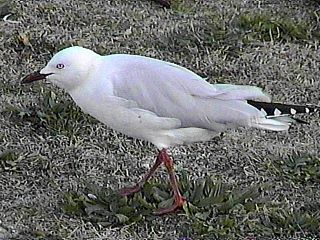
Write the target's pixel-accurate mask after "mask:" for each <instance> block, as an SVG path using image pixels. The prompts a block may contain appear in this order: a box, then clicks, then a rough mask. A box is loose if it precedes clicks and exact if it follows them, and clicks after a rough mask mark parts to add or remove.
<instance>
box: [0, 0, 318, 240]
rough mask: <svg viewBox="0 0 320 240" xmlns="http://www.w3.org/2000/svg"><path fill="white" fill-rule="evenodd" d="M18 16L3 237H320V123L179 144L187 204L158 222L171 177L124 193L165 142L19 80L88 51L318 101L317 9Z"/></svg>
mask: <svg viewBox="0 0 320 240" xmlns="http://www.w3.org/2000/svg"><path fill="white" fill-rule="evenodd" d="M258 7H259V8H258ZM10 9H11V12H12V13H13V15H12V16H10V19H11V20H16V21H19V22H20V23H19V24H14V23H5V22H2V28H1V33H0V37H1V39H2V40H3V41H0V53H1V56H2V57H1V58H0V65H1V68H0V73H1V77H2V78H1V79H2V80H1V81H0V99H1V103H2V104H1V105H0V108H1V114H0V140H1V141H0V142H1V144H0V152H1V154H0V219H1V222H0V238H1V237H2V235H1V234H4V237H3V238H4V239H24V240H25V239H27V240H29V239H179V240H180V239H181V240H182V239H188V238H189V239H192V240H195V239H217V238H219V239H223V238H225V239H248V238H249V239H250V238H252V239H275V238H279V239H291V238H296V239H300V238H305V239H307V238H309V239H312V238H314V239H316V238H319V233H318V231H317V229H319V201H318V200H319V197H320V196H319V192H320V191H319V148H318V145H319V144H318V143H319V141H320V140H319V137H318V135H319V134H317V133H318V132H319V124H318V121H317V117H318V115H312V116H306V118H310V120H311V121H310V125H308V126H301V127H298V126H294V127H293V129H291V130H290V131H289V132H288V133H271V132H265V131H255V130H248V129H246V130H239V131H237V132H232V131H231V132H228V133H226V134H225V136H224V137H223V138H219V140H218V141H212V142H206V143H199V144H193V145H190V146H181V147H179V148H173V149H171V151H172V155H173V156H174V157H175V161H176V162H177V163H178V164H177V165H179V166H182V167H181V168H180V169H188V170H187V173H188V174H186V172H184V171H183V170H177V172H178V173H179V176H180V180H181V188H182V190H183V192H184V195H185V196H186V197H187V198H188V200H189V204H188V205H186V206H185V208H184V209H183V210H181V211H180V212H178V213H177V214H172V215H165V216H161V217H156V216H154V215H153V214H152V211H154V210H155V209H157V208H158V207H159V206H164V205H167V204H170V203H171V201H172V193H171V191H170V187H169V186H168V182H167V181H166V180H164V179H165V178H162V180H159V181H155V180H154V181H151V182H149V183H148V184H147V185H146V186H145V188H144V189H143V191H142V192H141V193H139V194H136V195H134V196H133V197H132V198H121V197H119V196H117V195H116V192H115V190H114V189H116V188H117V186H123V185H124V183H129V182H135V181H136V180H137V179H138V177H139V176H141V174H142V172H143V171H144V170H145V169H144V168H148V167H147V166H146V165H148V163H149V162H152V161H153V154H154V152H155V150H154V148H153V146H150V145H148V144H145V143H144V142H142V141H139V140H134V141H133V140H132V139H130V138H126V137H125V136H123V135H121V134H118V133H116V132H113V131H110V130H108V129H106V128H105V127H103V125H102V124H100V123H99V124H96V123H97V122H96V121H95V120H93V119H92V118H91V117H89V116H87V115H85V114H83V113H82V112H81V110H80V109H79V108H78V107H76V106H75V104H74V103H72V101H71V99H70V98H68V97H66V95H65V94H64V93H62V92H59V91H58V90H56V89H53V88H50V87H49V88H47V86H44V85H41V83H40V84H38V85H33V86H32V87H31V88H28V87H25V86H23V87H22V86H20V85H19V84H17V83H18V82H19V79H21V78H22V77H23V75H25V74H26V73H29V72H33V71H34V70H38V69H40V68H41V67H43V66H44V65H45V64H46V62H48V60H49V59H50V57H51V56H52V54H53V53H55V52H57V51H58V50H60V49H61V48H64V47H67V46H70V45H76V44H81V45H82V46H85V47H88V48H90V49H93V50H96V51H98V52H99V53H101V54H109V53H134V54H140V55H146V56H152V57H156V58H159V59H163V60H166V61H171V62H175V63H177V64H179V65H182V66H185V67H187V68H189V69H192V70H193V71H195V72H197V73H198V74H200V75H201V76H203V77H208V78H209V81H210V82H212V83H213V82H217V81H222V82H226V83H234V84H252V85H258V86H263V87H264V89H265V90H266V91H267V92H268V93H270V94H271V95H273V96H274V99H276V100H279V101H284V102H292V103H297V104H299V103H310V104H311V103H312V104H317V103H318V100H319V99H318V98H319V84H318V81H317V79H318V76H319V75H320V71H319V66H318V62H319V53H318V50H317V49H318V40H319V34H318V30H317V29H318V25H319V20H318V17H317V15H318V6H317V5H316V4H313V5H312V4H309V3H307V2H306V1H302V0H301V1H300V0H298V1H296V2H295V4H289V3H287V2H285V1H278V2H272V3H269V4H263V1H262V2H261V5H259V6H258V4H256V3H255V2H254V1H236V0H228V1H220V0H217V1H189V0H177V1H173V6H172V9H164V8H162V7H159V5H157V4H156V3H154V2H153V1H149V0H144V1H126V0H119V1H90V3H89V2H88V1H84V0H71V1H60V2H58V1H50V3H45V2H43V1H35V0H32V1H28V2H27V3H24V2H23V1H11V2H10ZM128 29H129V30H128ZM298 80H299V84H298ZM300 80H301V82H300ZM308 120H309V119H308ZM279 159H280V160H279ZM266 163H267V164H266ZM142 169H144V170H142ZM177 169H179V168H177ZM161 174H163V173H162V172H161V171H160V174H159V175H160V176H162V175H161ZM206 176H210V177H206ZM212 176H214V177H212ZM160 179H161V178H160ZM84 182H85V183H86V182H90V183H91V184H84ZM88 194H91V195H88ZM89 196H91V198H90V197H89ZM93 196H96V197H97V198H94V197H93ZM92 197H93V198H92Z"/></svg>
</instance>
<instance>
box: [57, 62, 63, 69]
mask: <svg viewBox="0 0 320 240" xmlns="http://www.w3.org/2000/svg"><path fill="white" fill-rule="evenodd" d="M56 68H58V69H63V68H64V64H62V63H58V64H57V66H56Z"/></svg>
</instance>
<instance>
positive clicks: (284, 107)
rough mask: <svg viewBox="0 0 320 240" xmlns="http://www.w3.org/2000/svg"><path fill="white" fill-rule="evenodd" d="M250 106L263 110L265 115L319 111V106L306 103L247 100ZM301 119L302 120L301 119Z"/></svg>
mask: <svg viewBox="0 0 320 240" xmlns="http://www.w3.org/2000/svg"><path fill="white" fill-rule="evenodd" d="M247 103H248V104H250V105H251V106H253V107H255V108H257V109H259V110H260V111H263V112H265V113H266V114H267V116H275V117H276V116H282V115H295V114H300V113H307V114H309V113H313V112H317V111H319V107H315V106H308V105H291V104H283V103H267V102H256V101H252V100H248V101H247ZM301 121H302V120H301Z"/></svg>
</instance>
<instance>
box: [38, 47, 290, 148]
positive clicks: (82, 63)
mask: <svg viewBox="0 0 320 240" xmlns="http://www.w3.org/2000/svg"><path fill="white" fill-rule="evenodd" d="M58 64H63V66H65V67H64V69H58V68H57V65H58ZM60 66H61V65H60ZM41 74H51V75H49V76H47V80H48V81H52V82H53V83H55V84H56V85H58V86H60V87H62V88H64V89H65V90H66V91H67V92H69V94H70V95H71V97H72V98H73V99H74V101H75V102H76V103H77V105H79V106H80V107H81V109H82V110H83V111H84V112H86V113H89V114H90V115H92V116H93V117H95V118H97V119H98V120H100V121H101V122H103V123H105V124H106V125H108V126H110V127H111V128H113V129H115V130H117V131H120V132H122V133H124V134H127V135H129V136H132V137H135V138H140V139H143V140H146V141H149V142H151V143H153V144H154V145H156V146H157V147H158V148H159V149H162V148H167V147H170V146H173V145H177V144H183V143H191V142H195V141H206V140H209V139H210V138H212V137H213V136H215V135H216V134H217V133H219V132H222V131H225V130H227V129H228V128H235V127H238V126H248V127H256V128H262V129H269V130H274V131H282V130H287V129H288V127H289V123H288V122H281V121H280V120H275V119H267V118H266V113H265V112H264V111H260V110H259V109H257V108H255V107H253V106H251V105H250V104H248V103H247V101H246V100H257V101H263V102H270V101H271V99H270V97H269V96H268V95H267V94H265V93H263V92H262V91H261V89H259V88H257V87H251V86H238V85H230V84H213V85H212V84H210V83H208V82H207V81H205V80H204V79H203V78H201V77H200V76H198V75H197V74H195V73H193V72H191V71H190V70H188V69H186V68H183V67H180V66H178V65H176V64H172V63H168V62H164V61H160V60H156V59H152V58H148V57H142V56H137V55H127V54H115V55H109V56H100V55H98V54H96V53H94V52H93V51H91V50H88V49H85V48H81V47H71V48H67V49H64V50H62V51H60V52H59V53H57V54H56V55H55V56H54V57H53V58H52V59H51V61H50V62H49V63H48V65H47V66H46V67H45V68H44V69H42V70H41Z"/></svg>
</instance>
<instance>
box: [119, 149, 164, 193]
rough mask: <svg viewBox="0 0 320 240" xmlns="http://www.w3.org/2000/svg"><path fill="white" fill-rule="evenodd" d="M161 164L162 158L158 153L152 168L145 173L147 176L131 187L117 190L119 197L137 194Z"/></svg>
mask: <svg viewBox="0 0 320 240" xmlns="http://www.w3.org/2000/svg"><path fill="white" fill-rule="evenodd" d="M162 163H163V158H162V156H161V152H159V154H158V156H157V158H156V162H155V163H154V165H153V166H152V168H151V169H150V170H149V171H148V172H147V174H146V175H145V176H144V177H143V178H142V179H141V180H140V181H139V182H138V183H137V184H136V185H135V186H133V187H126V188H122V189H120V190H119V194H120V195H121V196H129V195H132V194H134V193H137V192H139V191H140V190H141V188H142V187H143V185H144V184H145V182H147V181H148V180H149V179H150V178H151V176H152V175H153V174H154V172H155V171H156V170H157V169H158V167H159V166H160V165H161V164H162Z"/></svg>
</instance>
